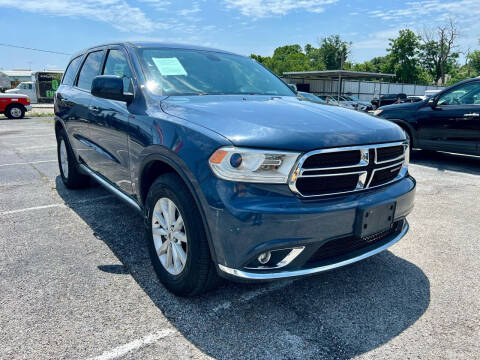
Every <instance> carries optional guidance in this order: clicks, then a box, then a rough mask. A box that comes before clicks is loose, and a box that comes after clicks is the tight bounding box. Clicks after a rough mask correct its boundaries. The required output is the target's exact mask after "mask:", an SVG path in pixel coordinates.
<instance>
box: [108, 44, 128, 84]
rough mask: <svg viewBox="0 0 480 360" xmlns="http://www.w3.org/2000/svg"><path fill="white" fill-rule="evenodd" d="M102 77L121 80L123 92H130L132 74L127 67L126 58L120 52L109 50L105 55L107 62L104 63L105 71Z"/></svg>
mask: <svg viewBox="0 0 480 360" xmlns="http://www.w3.org/2000/svg"><path fill="white" fill-rule="evenodd" d="M103 75H116V76H120V77H121V78H123V86H124V89H125V91H127V92H132V87H131V85H132V82H131V81H130V79H131V78H132V72H131V71H130V66H129V65H128V61H127V58H126V57H125V54H124V53H123V51H121V50H116V49H113V50H110V51H109V52H108V55H107V61H106V63H105V69H104V70H103Z"/></svg>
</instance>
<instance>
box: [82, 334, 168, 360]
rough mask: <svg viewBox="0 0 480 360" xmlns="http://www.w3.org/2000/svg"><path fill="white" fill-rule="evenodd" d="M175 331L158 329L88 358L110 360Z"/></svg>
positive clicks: (91, 359)
mask: <svg viewBox="0 0 480 360" xmlns="http://www.w3.org/2000/svg"><path fill="white" fill-rule="evenodd" d="M174 332H175V331H173V330H172V329H166V330H160V331H158V332H156V333H153V334H149V335H147V336H145V337H143V338H141V339H136V340H133V341H131V342H129V343H127V344H125V345H122V346H119V347H116V348H114V349H112V350H108V351H105V352H104V353H103V354H102V355H99V356H97V357H94V358H90V359H89V360H112V359H117V358H119V357H120V356H123V355H125V354H127V353H129V352H130V351H132V350H136V349H139V348H141V347H143V346H145V345H148V344H151V343H153V342H155V341H158V340H160V339H163V338H166V337H167V336H169V335H172V334H173V333H174Z"/></svg>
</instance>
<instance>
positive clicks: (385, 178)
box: [370, 164, 402, 186]
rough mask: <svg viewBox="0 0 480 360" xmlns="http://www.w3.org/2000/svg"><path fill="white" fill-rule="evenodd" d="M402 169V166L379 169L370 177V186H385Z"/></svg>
mask: <svg viewBox="0 0 480 360" xmlns="http://www.w3.org/2000/svg"><path fill="white" fill-rule="evenodd" d="M401 169H402V165H401V164H400V165H396V166H394V167H389V168H386V169H381V170H377V171H375V173H374V174H373V176H372V181H371V182H370V186H378V185H382V184H385V183H387V182H390V181H392V180H393V179H395V178H396V177H397V176H398V173H399V172H400V170H401Z"/></svg>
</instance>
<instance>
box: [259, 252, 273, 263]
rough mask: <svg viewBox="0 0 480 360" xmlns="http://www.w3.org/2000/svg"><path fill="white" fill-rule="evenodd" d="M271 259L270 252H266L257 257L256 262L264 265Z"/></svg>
mask: <svg viewBox="0 0 480 360" xmlns="http://www.w3.org/2000/svg"><path fill="white" fill-rule="evenodd" d="M271 257H272V254H271V253H270V251H267V252H264V253H261V254H260V255H258V258H257V260H258V262H259V263H260V264H262V265H265V264H266V263H268V262H269V261H270V258H271Z"/></svg>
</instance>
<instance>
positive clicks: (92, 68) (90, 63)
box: [77, 51, 103, 91]
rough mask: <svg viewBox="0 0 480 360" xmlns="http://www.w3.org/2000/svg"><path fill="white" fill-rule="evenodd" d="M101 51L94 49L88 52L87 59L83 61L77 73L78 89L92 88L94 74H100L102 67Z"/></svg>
mask: <svg viewBox="0 0 480 360" xmlns="http://www.w3.org/2000/svg"><path fill="white" fill-rule="evenodd" d="M102 59H103V51H95V52H92V53H90V54H88V56H87V59H86V60H85V62H84V63H83V66H82V70H80V74H79V75H78V83H77V86H78V87H79V88H80V89H84V90H88V91H90V90H91V89H92V81H93V79H94V78H95V76H97V75H99V74H100V68H101V67H102Z"/></svg>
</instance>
